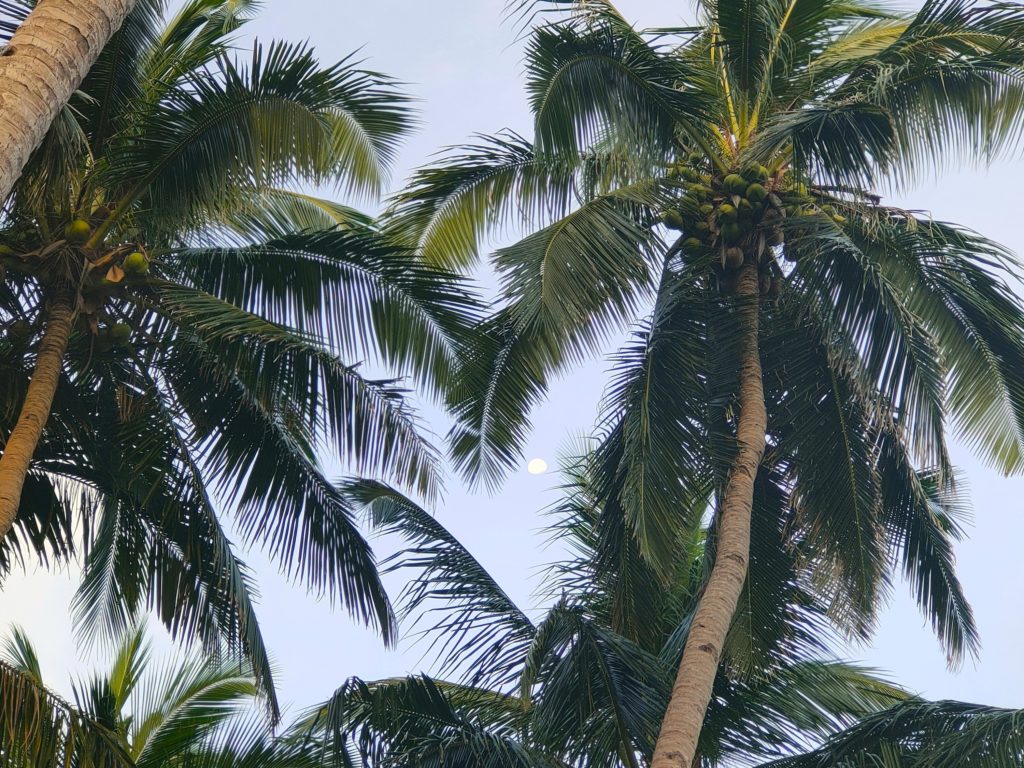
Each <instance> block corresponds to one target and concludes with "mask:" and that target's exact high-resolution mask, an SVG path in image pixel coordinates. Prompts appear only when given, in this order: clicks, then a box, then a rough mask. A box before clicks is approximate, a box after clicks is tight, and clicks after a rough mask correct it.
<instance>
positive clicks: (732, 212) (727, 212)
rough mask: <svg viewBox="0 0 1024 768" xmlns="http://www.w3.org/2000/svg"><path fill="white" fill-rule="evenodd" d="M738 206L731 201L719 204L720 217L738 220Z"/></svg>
mask: <svg viewBox="0 0 1024 768" xmlns="http://www.w3.org/2000/svg"><path fill="white" fill-rule="evenodd" d="M736 216H737V213H736V206H734V205H732V204H731V203H722V204H721V205H720V206H718V218H719V219H721V220H722V221H736Z"/></svg>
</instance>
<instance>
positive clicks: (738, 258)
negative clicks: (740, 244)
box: [725, 246, 743, 269]
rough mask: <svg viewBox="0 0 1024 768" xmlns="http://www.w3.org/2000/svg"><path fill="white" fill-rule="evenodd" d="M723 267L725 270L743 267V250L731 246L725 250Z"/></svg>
mask: <svg viewBox="0 0 1024 768" xmlns="http://www.w3.org/2000/svg"><path fill="white" fill-rule="evenodd" d="M725 266H726V268H727V269H739V268H740V267H742V266H743V249H742V248H737V247H736V246H731V247H729V248H726V249H725Z"/></svg>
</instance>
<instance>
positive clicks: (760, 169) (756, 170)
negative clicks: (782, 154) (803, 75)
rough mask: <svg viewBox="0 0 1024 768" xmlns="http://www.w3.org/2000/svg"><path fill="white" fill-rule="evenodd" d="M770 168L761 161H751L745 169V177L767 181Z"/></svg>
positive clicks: (751, 179) (748, 179)
mask: <svg viewBox="0 0 1024 768" xmlns="http://www.w3.org/2000/svg"><path fill="white" fill-rule="evenodd" d="M769 175H770V174H769V173H768V169H767V168H765V167H764V166H763V165H761V164H760V163H751V164H750V165H748V166H747V167H745V168H744V169H743V178H745V179H746V180H747V181H752V182H753V181H767V180H768V176H769Z"/></svg>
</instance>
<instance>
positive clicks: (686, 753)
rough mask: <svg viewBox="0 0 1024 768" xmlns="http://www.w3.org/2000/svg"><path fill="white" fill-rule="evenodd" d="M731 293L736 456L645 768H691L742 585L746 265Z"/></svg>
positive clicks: (746, 531)
mask: <svg viewBox="0 0 1024 768" xmlns="http://www.w3.org/2000/svg"><path fill="white" fill-rule="evenodd" d="M736 292H737V294H738V302H739V310H738V311H739V314H740V320H741V322H742V327H743V329H744V331H745V332H744V334H743V336H742V338H741V339H740V345H741V346H740V377H739V424H738V426H737V451H736V456H735V457H734V459H733V462H732V467H731V468H730V470H729V476H728V478H727V480H726V484H725V492H724V494H723V498H722V506H721V510H720V513H719V518H718V540H717V545H716V556H715V563H714V566H713V567H712V569H711V574H710V576H709V577H708V583H707V586H706V588H705V591H704V594H703V595H702V596H701V599H700V602H699V604H698V606H697V612H696V614H695V615H694V618H693V625H692V627H691V628H690V634H689V636H688V637H687V639H686V647H685V649H684V650H683V660H682V662H681V663H680V664H679V671H678V673H677V675H676V681H675V684H674V685H673V687H672V698H671V699H670V700H669V705H668V709H667V710H666V712H665V718H664V720H662V724H661V733H660V734H659V736H658V743H657V745H656V746H655V749H654V759H653V760H652V762H651V768H691V766H692V765H695V763H694V757H695V755H696V753H697V739H698V737H699V736H700V730H701V726H702V725H703V724H704V714H705V712H706V711H707V708H708V704H709V703H710V701H711V690H712V685H713V684H714V682H715V675H716V673H717V671H718V663H719V661H720V659H721V656H722V647H723V645H724V644H725V637H726V634H728V632H729V627H730V625H731V624H732V619H733V615H734V614H735V613H736V606H737V604H738V603H739V598H740V594H741V593H742V591H743V583H744V581H745V580H746V577H747V563H748V559H749V556H750V514H751V509H752V507H753V503H754V480H755V478H756V477H757V469H758V466H760V464H761V459H762V457H763V456H764V441H765V432H766V431H767V428H768V416H767V413H766V411H765V404H764V386H763V383H762V380H761V357H760V352H759V350H758V297H759V290H758V277H757V266H756V265H755V264H753V263H750V262H749V261H748V262H747V264H745V265H744V266H743V267H742V268H741V271H740V276H739V282H738V285H737V288H736Z"/></svg>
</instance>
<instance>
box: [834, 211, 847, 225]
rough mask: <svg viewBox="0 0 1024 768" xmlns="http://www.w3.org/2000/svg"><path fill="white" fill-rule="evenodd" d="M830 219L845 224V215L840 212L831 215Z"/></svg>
mask: <svg viewBox="0 0 1024 768" xmlns="http://www.w3.org/2000/svg"><path fill="white" fill-rule="evenodd" d="M832 221H834V222H835V223H836V224H845V223H846V217H845V216H843V215H842V214H841V213H837V214H835V215H834V216H833V217H832Z"/></svg>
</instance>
